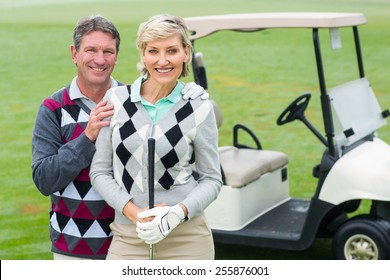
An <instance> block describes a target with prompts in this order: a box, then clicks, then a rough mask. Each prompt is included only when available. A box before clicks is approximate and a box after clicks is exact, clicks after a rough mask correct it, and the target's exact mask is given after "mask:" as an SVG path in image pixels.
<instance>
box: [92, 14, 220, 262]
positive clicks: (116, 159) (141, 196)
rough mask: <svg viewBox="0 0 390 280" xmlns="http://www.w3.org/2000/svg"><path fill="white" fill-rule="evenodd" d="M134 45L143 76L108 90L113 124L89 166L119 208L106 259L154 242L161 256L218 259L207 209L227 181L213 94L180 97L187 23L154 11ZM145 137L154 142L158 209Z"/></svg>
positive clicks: (131, 254) (133, 254)
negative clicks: (151, 201)
mask: <svg viewBox="0 0 390 280" xmlns="http://www.w3.org/2000/svg"><path fill="white" fill-rule="evenodd" d="M137 47H138V49H139V51H140V56H141V68H142V69H141V72H142V74H143V75H142V76H141V77H139V78H138V79H137V80H136V81H135V82H134V83H133V84H132V85H131V86H128V87H126V86H122V87H117V88H115V89H112V90H109V91H108V92H107V95H106V98H107V100H108V102H109V103H112V104H113V105H114V108H115V113H114V116H113V117H112V119H111V124H110V127H109V128H105V129H102V130H101V131H100V134H99V137H98V139H97V141H96V153H95V156H94V159H93V161H92V166H91V172H90V176H91V179H92V183H93V185H94V186H95V188H96V189H97V190H98V192H99V193H100V194H101V195H102V196H103V198H104V199H105V200H106V201H107V202H108V203H109V204H110V205H111V206H112V207H113V208H114V209H115V212H116V215H115V221H114V222H113V223H112V224H111V226H110V227H111V229H112V232H113V241H112V243H111V246H110V248H109V253H108V255H107V259H147V258H148V257H149V245H148V244H155V245H154V250H155V252H154V256H155V258H156V259H214V243H213V239H212V234H211V230H210V228H209V226H208V224H207V222H206V220H205V218H204V214H203V210H204V209H205V208H206V207H207V206H208V205H209V204H210V203H211V202H212V201H213V200H215V199H216V197H217V196H218V193H219V191H220V188H221V186H222V181H221V174H220V163H219V157H218V147H217V145H218V132H217V125H216V121H215V116H214V112H213V108H212V104H211V103H210V102H209V101H208V100H202V99H200V98H197V99H195V100H183V99H182V98H181V93H180V92H181V90H182V88H183V86H184V85H183V84H182V83H181V82H179V81H178V79H180V78H181V77H185V76H186V75H188V73H189V65H190V63H191V58H192V48H191V43H190V40H189V35H188V30H187V27H186V26H185V23H184V21H183V19H182V18H180V17H176V16H171V15H166V14H164V15H158V16H154V17H152V18H150V19H149V20H148V21H147V22H146V23H145V24H144V25H142V27H141V29H140V31H139V34H138V39H137ZM129 91H130V97H129ZM148 138H154V139H155V141H156V152H155V166H154V169H155V175H154V176H155V181H154V183H155V186H154V190H155V191H154V192H155V203H156V204H155V206H156V207H154V208H153V209H148V187H147V186H148V184H147V183H148V172H147V171H148V169H147V158H148V154H147V153H148V151H147V142H148V141H147V139H148ZM193 155H194V156H195V159H196V162H195V167H196V170H197V172H198V174H199V178H198V179H197V181H196V180H195V178H194V177H193V175H192V168H191V164H190V161H191V158H192V156H193Z"/></svg>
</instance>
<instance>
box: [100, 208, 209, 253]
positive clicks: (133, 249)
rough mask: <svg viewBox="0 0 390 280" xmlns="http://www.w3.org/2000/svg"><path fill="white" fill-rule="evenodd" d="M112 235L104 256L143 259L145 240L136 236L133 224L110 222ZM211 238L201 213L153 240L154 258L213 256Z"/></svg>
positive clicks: (147, 245) (146, 248) (146, 250)
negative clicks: (156, 241)
mask: <svg viewBox="0 0 390 280" xmlns="http://www.w3.org/2000/svg"><path fill="white" fill-rule="evenodd" d="M110 227H111V230H112V232H113V235H114V236H113V239H112V242H111V245H110V248H109V249H108V255H107V260H147V259H149V244H146V243H145V242H144V241H143V240H142V239H140V238H138V236H137V232H136V230H135V229H136V226H135V225H134V224H118V223H116V222H115V221H114V222H113V223H112V224H111V225H110ZM214 257H215V251H214V241H213V237H212V233H211V229H210V227H209V225H208V223H207V221H206V220H205V218H204V215H203V214H202V215H200V216H199V217H195V218H192V219H191V220H189V221H186V222H184V223H182V224H180V225H179V226H178V227H176V228H175V229H174V230H173V231H172V232H171V233H170V234H169V235H168V236H167V237H166V238H165V239H163V240H161V241H160V242H159V243H157V244H154V259H156V260H213V259H214Z"/></svg>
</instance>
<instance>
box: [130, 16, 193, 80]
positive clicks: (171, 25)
mask: <svg viewBox="0 0 390 280" xmlns="http://www.w3.org/2000/svg"><path fill="white" fill-rule="evenodd" d="M175 34H179V35H180V38H181V41H182V43H183V48H184V49H186V50H188V51H189V59H188V61H185V62H184V64H183V70H182V72H181V74H180V77H179V78H181V77H186V76H187V75H188V74H189V72H190V70H189V67H190V66H189V65H190V64H191V60H192V45H191V41H190V38H189V31H188V28H187V26H186V24H185V22H184V20H183V19H182V18H181V17H178V16H173V15H169V14H160V15H156V16H153V17H151V18H150V19H149V20H148V21H147V22H145V23H143V24H141V26H140V28H139V30H138V38H137V48H138V50H139V51H140V54H141V61H140V63H139V64H138V68H139V70H140V71H141V74H142V75H146V74H148V71H147V69H146V68H145V65H144V63H143V61H142V53H143V51H144V50H145V49H146V47H147V45H148V43H150V42H152V41H156V40H161V39H165V38H168V37H170V36H172V35H175Z"/></svg>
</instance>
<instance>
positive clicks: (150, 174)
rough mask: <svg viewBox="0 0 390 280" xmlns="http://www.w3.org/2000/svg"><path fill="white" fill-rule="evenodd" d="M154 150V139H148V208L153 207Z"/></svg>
mask: <svg viewBox="0 0 390 280" xmlns="http://www.w3.org/2000/svg"><path fill="white" fill-rule="evenodd" d="M155 150H156V140H155V139H154V138H149V139H148V188H149V208H150V209H152V208H153V207H154V153H155Z"/></svg>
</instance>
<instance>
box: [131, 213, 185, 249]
mask: <svg viewBox="0 0 390 280" xmlns="http://www.w3.org/2000/svg"><path fill="white" fill-rule="evenodd" d="M138 217H139V218H141V219H143V218H148V217H154V219H153V220H152V221H150V222H146V223H141V222H137V228H136V230H137V233H138V237H139V238H141V239H142V240H144V241H145V243H147V244H155V243H158V242H160V241H161V240H163V239H164V238H165V237H167V235H168V234H169V233H170V232H171V231H172V230H173V229H174V228H175V227H177V226H178V225H179V224H180V223H181V222H183V221H184V218H185V217H184V211H183V208H181V206H180V205H175V206H172V207H169V206H163V207H155V208H152V209H149V210H145V211H143V212H140V213H138Z"/></svg>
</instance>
